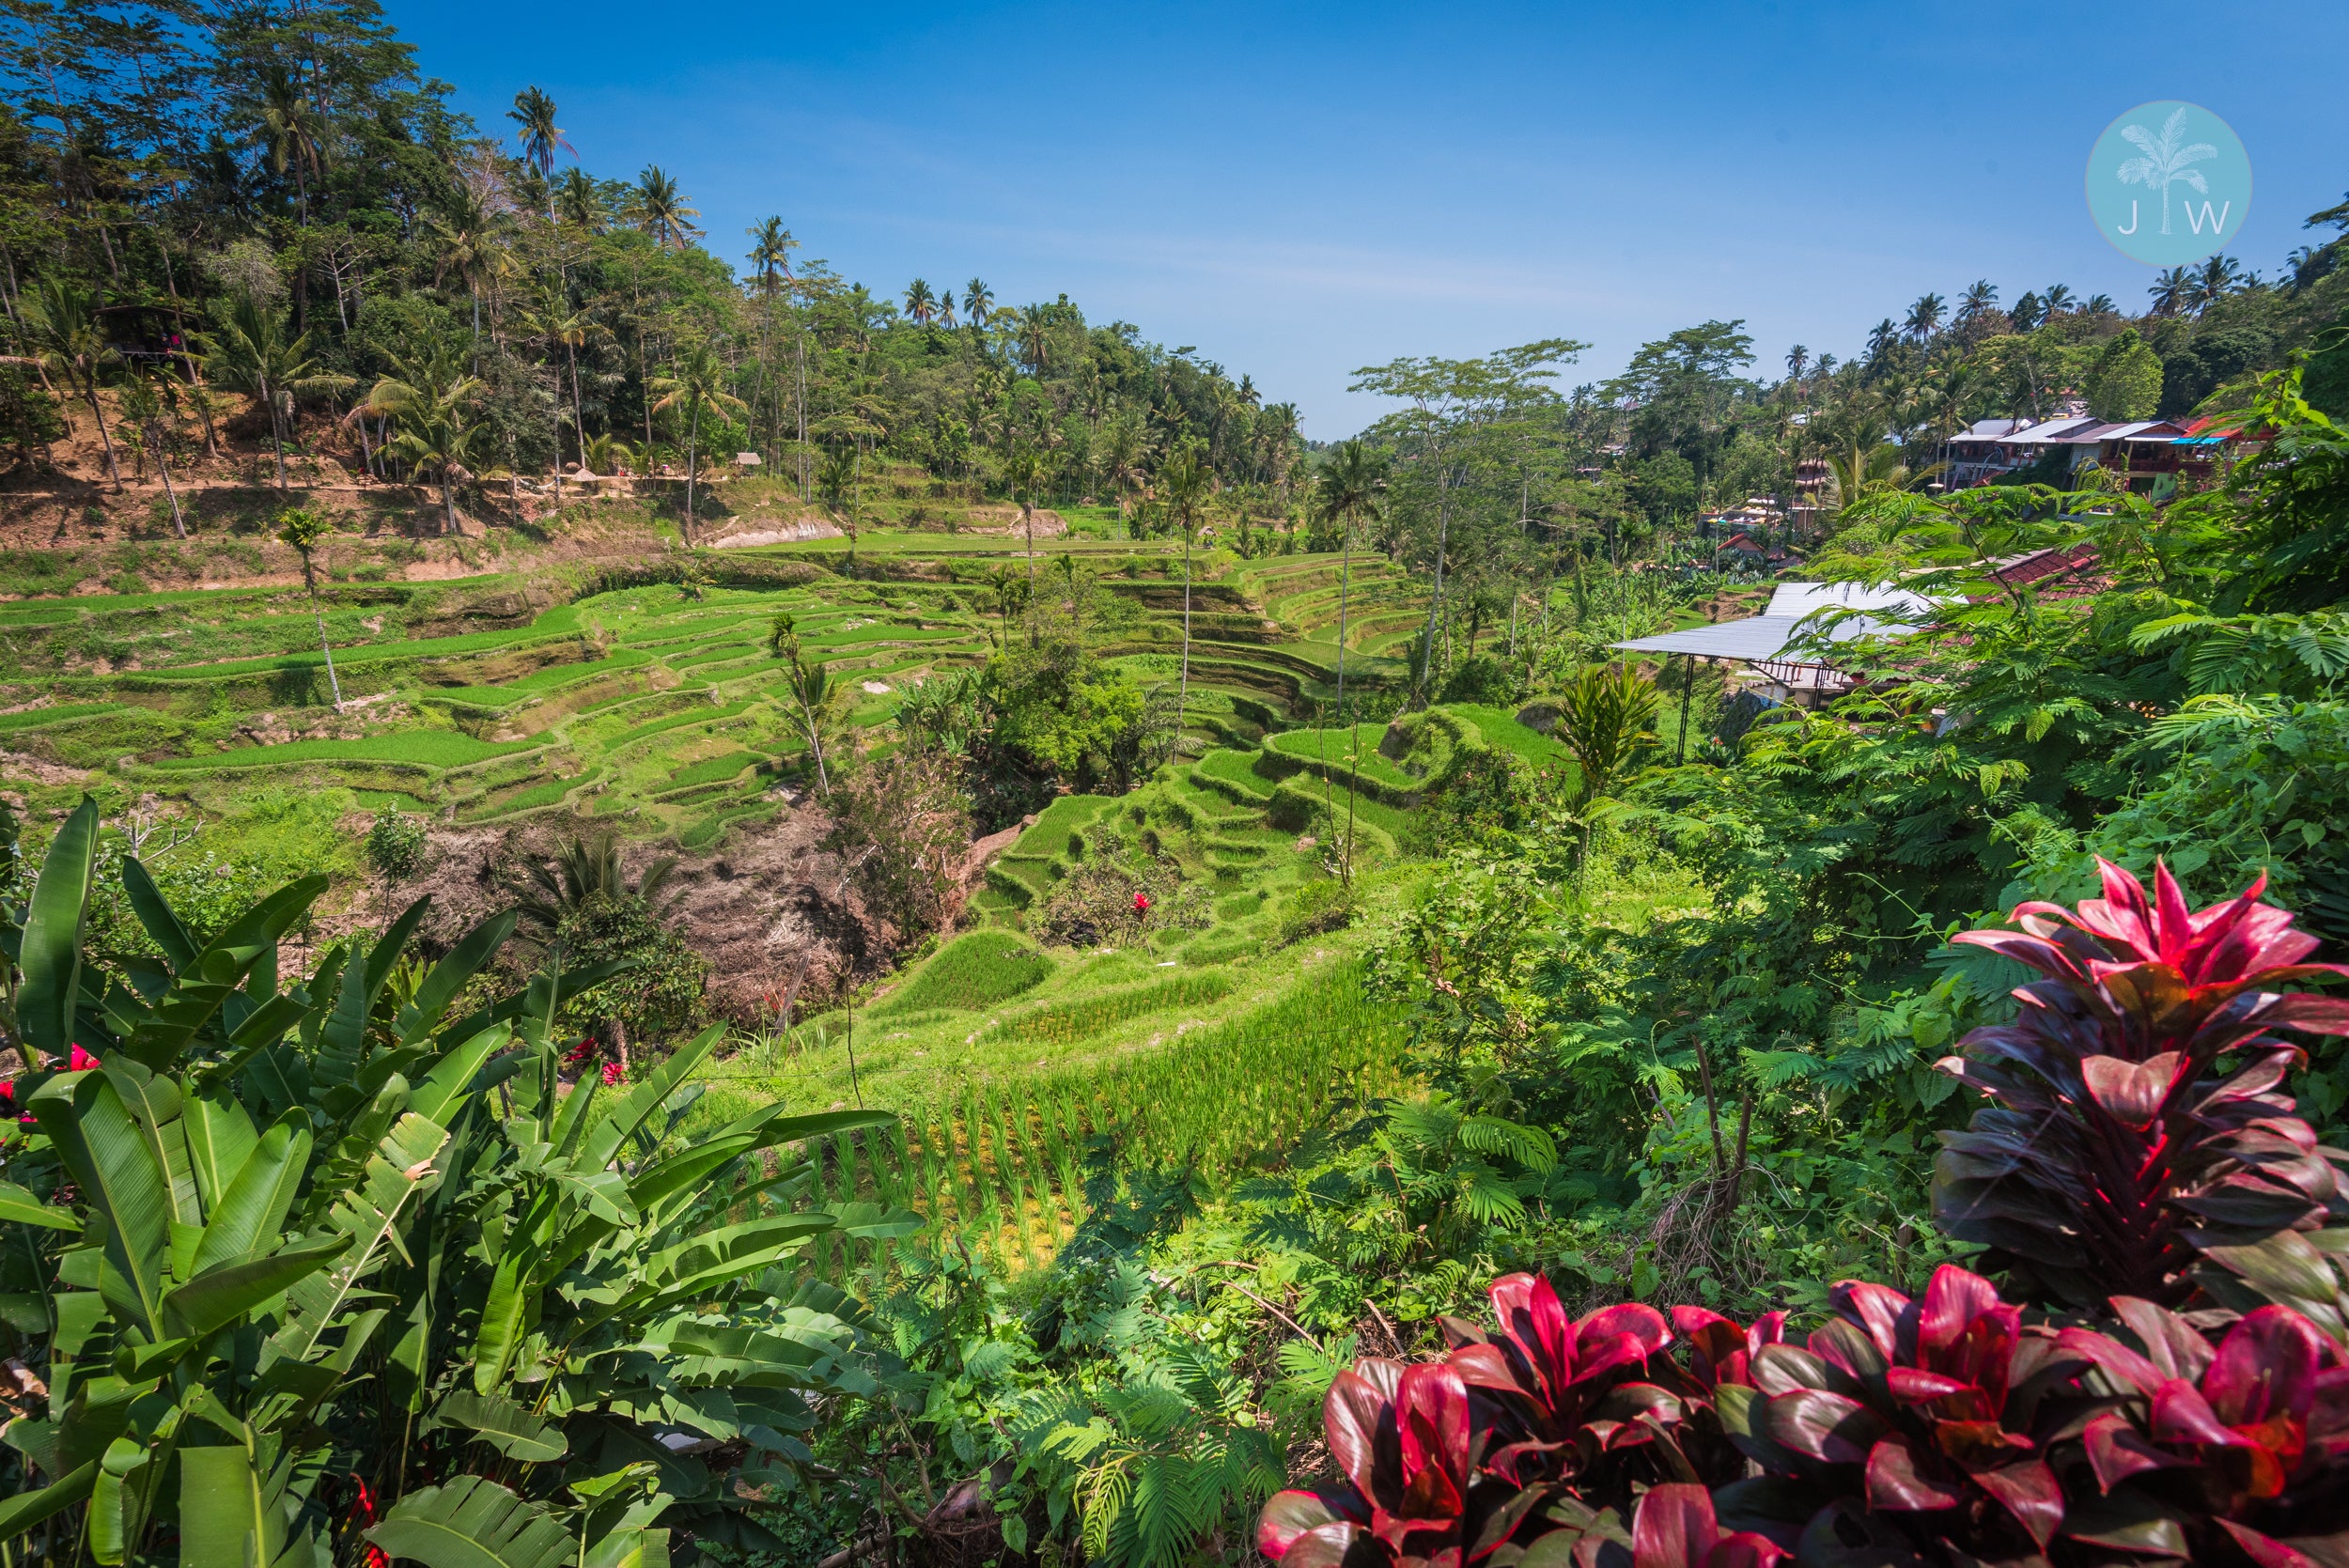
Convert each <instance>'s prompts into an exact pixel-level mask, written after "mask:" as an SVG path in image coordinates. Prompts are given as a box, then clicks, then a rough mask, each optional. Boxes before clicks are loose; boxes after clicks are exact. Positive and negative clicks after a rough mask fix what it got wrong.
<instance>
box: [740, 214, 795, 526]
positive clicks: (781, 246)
mask: <svg viewBox="0 0 2349 1568" xmlns="http://www.w3.org/2000/svg"><path fill="white" fill-rule="evenodd" d="M743 232H744V233H746V234H748V235H749V236H750V239H751V256H750V260H751V265H752V266H753V267H754V268H756V269H757V270H758V298H759V301H760V303H761V305H762V307H763V308H764V310H765V313H766V317H765V319H766V331H765V333H764V334H763V336H762V338H761V343H762V345H771V344H772V343H773V341H774V324H775V302H776V300H778V299H779V298H781V297H782V295H783V293H784V291H785V290H786V289H788V288H791V287H795V284H794V280H793V279H792V276H791V253H792V252H793V251H795V250H797V249H799V247H800V242H799V241H797V240H794V239H792V238H791V231H790V230H789V229H787V228H786V227H784V226H783V220H782V219H781V218H764V219H761V220H760V221H759V224H758V226H757V227H755V228H750V229H745V230H744V231H743ZM791 337H792V348H793V352H794V354H795V356H796V358H797V360H798V365H799V369H798V382H797V387H798V390H797V391H796V392H795V393H794V394H793V396H792V399H791V406H792V407H793V408H794V409H795V410H796V411H798V414H799V427H800V428H799V441H800V498H801V500H805V499H806V498H807V334H805V333H803V332H801V331H799V330H798V329H797V327H796V326H795V327H794V329H793V331H792V334H791ZM760 373H761V375H762V376H763V375H765V374H766V370H765V368H764V366H762V368H761V372H760ZM778 403H780V399H778ZM782 418H783V414H782V410H781V409H780V407H778V409H777V410H776V412H775V416H774V420H773V421H772V422H770V425H769V427H768V428H769V431H770V437H771V438H772V439H774V440H777V441H780V439H781V435H780V432H779V431H778V430H777V429H776V426H777V425H779V424H780V422H781V420H782Z"/></svg>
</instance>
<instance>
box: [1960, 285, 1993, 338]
mask: <svg viewBox="0 0 2349 1568" xmlns="http://www.w3.org/2000/svg"><path fill="white" fill-rule="evenodd" d="M1998 303H1999V286H1998V285H1997V284H1995V283H1992V282H1991V281H1990V280H1989V279H1988V278H1976V279H1975V280H1974V281H1973V282H1972V283H1970V284H1968V285H1967V286H1966V292H1965V293H1964V294H1962V295H1960V296H1958V301H1957V315H1956V317H1955V318H1953V320H1952V325H1954V326H1955V327H1956V328H1957V330H1958V331H1960V332H1964V331H1966V330H1967V329H1968V328H1969V327H1971V326H1972V325H1973V324H1974V323H1975V322H1977V321H1979V320H1981V319H1982V318H1983V317H1984V316H1986V315H1988V314H1989V312H1990V311H1991V309H1992V308H1993V307H1994V306H1996V305H1997V304H1998Z"/></svg>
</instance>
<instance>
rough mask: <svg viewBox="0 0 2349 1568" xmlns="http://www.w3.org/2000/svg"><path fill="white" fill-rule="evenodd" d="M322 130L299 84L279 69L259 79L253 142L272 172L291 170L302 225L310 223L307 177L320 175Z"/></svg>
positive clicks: (313, 105)
mask: <svg viewBox="0 0 2349 1568" xmlns="http://www.w3.org/2000/svg"><path fill="white" fill-rule="evenodd" d="M325 129H326V128H325V122H324V120H323V119H322V118H321V116H319V107H318V104H317V103H316V102H315V101H313V100H312V99H311V98H310V96H309V95H308V94H307V93H305V92H303V90H302V85H301V84H300V83H299V82H298V81H297V80H296V79H295V78H294V77H293V75H292V74H291V73H290V72H288V70H286V69H285V68H284V67H283V66H272V67H271V68H270V69H269V70H267V71H266V72H265V73H264V74H263V76H262V79H261V122H260V125H259V126H258V127H257V134H256V138H255V139H256V140H257V141H258V142H259V143H260V145H261V147H262V148H263V150H264V151H266V152H267V153H268V155H269V165H270V169H271V171H272V173H274V174H278V175H283V174H285V173H286V171H287V170H288V168H290V169H291V170H292V171H293V177H294V199H295V202H296V209H297V210H298V211H299V212H300V213H301V214H302V222H303V225H305V226H306V225H308V223H309V221H310V179H309V177H311V176H314V175H318V174H320V173H321V172H322V168H321V164H322V162H323V153H322V151H321V148H320V142H321V139H322V137H323V135H324V132H325Z"/></svg>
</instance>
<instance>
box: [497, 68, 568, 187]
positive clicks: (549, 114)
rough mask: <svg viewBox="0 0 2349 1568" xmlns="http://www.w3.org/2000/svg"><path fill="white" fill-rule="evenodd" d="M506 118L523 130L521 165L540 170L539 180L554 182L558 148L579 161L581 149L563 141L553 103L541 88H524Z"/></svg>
mask: <svg viewBox="0 0 2349 1568" xmlns="http://www.w3.org/2000/svg"><path fill="white" fill-rule="evenodd" d="M506 118H507V119H510V120H512V121H513V122H514V123H515V124H516V125H519V126H521V130H520V131H518V132H515V137H516V139H517V140H519V141H520V142H521V144H522V162H523V163H528V164H529V165H530V166H531V167H532V168H534V169H537V171H538V178H539V179H552V178H553V175H554V154H555V150H556V149H557V148H558V147H559V148H561V149H562V150H563V151H565V152H568V153H569V154H570V155H571V157H572V158H573V159H574V160H576V159H577V158H578V157H579V149H578V148H577V147H573V146H571V144H570V143H568V142H567V141H565V140H564V139H563V132H561V131H560V130H558V129H557V128H556V126H555V123H554V100H553V99H552V98H549V97H548V96H547V95H546V93H545V92H544V90H542V89H540V88H538V87H524V88H523V89H522V90H521V91H520V92H518V93H516V94H515V95H514V106H513V107H512V108H511V109H508V110H507V111H506Z"/></svg>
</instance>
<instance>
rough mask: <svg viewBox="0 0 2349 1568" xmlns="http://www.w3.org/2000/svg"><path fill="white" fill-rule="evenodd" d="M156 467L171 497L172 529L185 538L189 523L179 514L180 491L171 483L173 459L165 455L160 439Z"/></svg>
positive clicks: (165, 492)
mask: <svg viewBox="0 0 2349 1568" xmlns="http://www.w3.org/2000/svg"><path fill="white" fill-rule="evenodd" d="M155 469H156V472H157V473H159V474H162V475H163V494H165V495H166V496H169V497H170V498H171V531H172V532H173V533H174V534H177V535H179V537H181V538H183V539H184V538H186V537H187V536H188V525H187V521H186V520H184V519H183V518H181V517H180V515H179V491H178V490H177V489H173V488H172V483H171V459H170V458H166V457H164V456H163V442H160V441H159V442H155Z"/></svg>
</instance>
